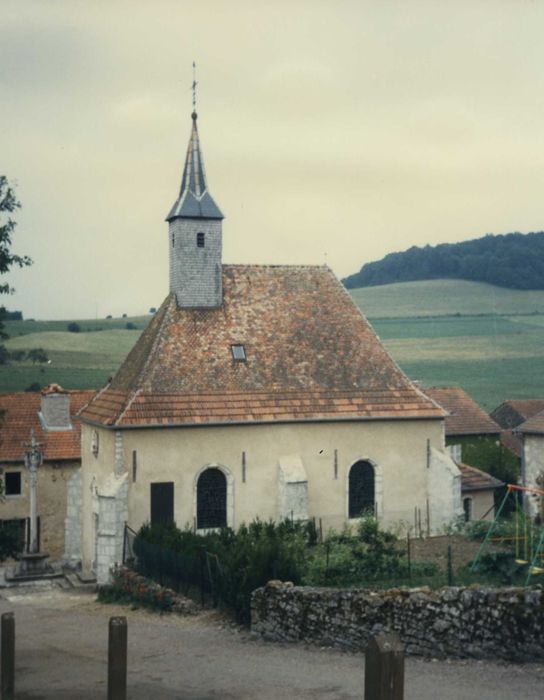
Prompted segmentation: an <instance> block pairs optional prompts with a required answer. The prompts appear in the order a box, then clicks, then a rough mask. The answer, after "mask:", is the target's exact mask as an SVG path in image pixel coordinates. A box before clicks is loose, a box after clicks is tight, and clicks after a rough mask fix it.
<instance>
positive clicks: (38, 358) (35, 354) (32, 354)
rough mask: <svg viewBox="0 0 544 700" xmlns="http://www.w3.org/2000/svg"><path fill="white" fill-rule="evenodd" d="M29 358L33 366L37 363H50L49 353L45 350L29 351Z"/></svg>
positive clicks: (34, 349) (33, 349)
mask: <svg viewBox="0 0 544 700" xmlns="http://www.w3.org/2000/svg"><path fill="white" fill-rule="evenodd" d="M27 357H28V359H29V360H31V362H32V364H36V362H41V363H44V362H48V361H49V358H48V357H47V353H46V352H45V350H44V349H43V348H32V350H29V351H28V354H27Z"/></svg>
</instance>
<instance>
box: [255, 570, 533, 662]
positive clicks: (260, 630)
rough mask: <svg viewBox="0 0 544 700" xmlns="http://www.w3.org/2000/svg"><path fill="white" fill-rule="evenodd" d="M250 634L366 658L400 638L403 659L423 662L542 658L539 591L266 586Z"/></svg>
mask: <svg viewBox="0 0 544 700" xmlns="http://www.w3.org/2000/svg"><path fill="white" fill-rule="evenodd" d="M251 630H252V633H253V634H254V635H256V636H260V637H262V638H264V639H269V640H274V641H287V642H296V641H303V642H307V643H312V644H318V645H321V646H340V647H345V648H349V649H353V650H364V649H366V646H367V644H368V642H369V640H370V639H371V638H372V637H373V636H374V635H376V634H380V633H383V632H392V631H395V632H398V633H399V635H400V637H401V639H402V641H403V642H404V643H405V645H406V652H407V653H408V654H414V655H422V656H428V657H438V658H444V657H450V658H452V657H457V658H462V657H474V658H501V659H506V660H510V661H525V660H534V659H542V658H544V591H543V590H542V586H533V587H530V588H497V589H491V588H479V587H469V588H454V587H452V588H443V589H441V590H438V591H431V590H430V589H429V588H414V589H406V588H400V589H391V590H388V591H376V592H374V591H368V590H340V589H333V588H309V587H297V586H293V584H290V583H282V582H281V581H270V582H269V583H268V584H267V585H266V586H265V587H263V588H259V589H257V590H256V591H255V592H254V593H253V597H252V603H251Z"/></svg>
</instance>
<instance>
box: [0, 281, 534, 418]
mask: <svg viewBox="0 0 544 700" xmlns="http://www.w3.org/2000/svg"><path fill="white" fill-rule="evenodd" d="M351 294H352V296H353V298H354V299H355V301H356V303H357V304H358V305H359V306H360V307H361V308H362V310H363V312H364V313H365V315H366V316H367V317H368V318H369V320H370V321H371V323H372V325H373V327H374V329H375V331H376V332H377V334H378V335H379V336H380V338H381V339H382V340H383V342H384V344H385V345H386V347H387V348H388V350H389V352H390V353H391V355H392V356H393V358H394V359H395V360H396V361H397V362H398V363H399V364H400V366H401V367H402V369H403V370H404V371H405V372H406V373H407V374H408V376H409V377H411V378H412V379H415V380H418V381H420V382H421V383H422V384H423V385H427V386H431V385H444V386H445V385H459V386H462V387H463V388H464V389H466V390H467V391H468V392H469V393H470V394H471V395H472V396H473V397H474V398H475V399H476V401H478V402H479V403H480V404H481V405H482V406H483V407H484V408H486V409H488V410H491V409H493V408H494V407H495V406H497V405H498V404H499V403H501V402H502V401H504V400H505V399H507V398H533V397H544V291H520V290H509V289H504V288H499V287H493V286H491V285H487V284H482V283H477V282H464V281H457V280H433V281H422V282H407V283H404V284H392V285H384V286H380V287H368V288H364V289H355V290H352V291H351ZM150 318H151V316H139V317H134V318H124V319H106V320H99V321H97V320H84V321H79V320H78V321H77V323H78V324H79V325H80V327H81V329H82V330H81V332H80V333H68V332H67V331H66V327H67V325H68V323H69V322H70V321H71V319H70V320H68V321H11V322H8V323H6V327H7V330H8V332H9V333H10V334H11V336H12V337H11V339H10V340H9V341H7V343H6V347H7V348H8V350H11V351H13V350H25V351H28V350H30V349H31V348H36V347H41V348H43V349H44V350H45V351H46V353H47V355H48V357H49V359H50V360H51V363H50V364H38V363H37V364H35V365H33V364H32V363H31V362H29V361H28V360H25V361H23V362H12V363H11V364H9V365H3V366H0V390H1V391H21V390H24V389H25V388H26V387H28V386H29V385H30V384H32V383H38V384H39V385H40V386H45V385H46V384H48V383H50V382H57V383H59V384H61V385H62V386H64V387H66V388H67V389H76V388H80V389H86V388H99V387H101V386H102V385H103V384H104V382H105V381H106V380H107V378H108V376H110V375H111V374H112V373H113V372H115V370H116V369H117V368H118V367H119V365H120V364H121V362H122V361H123V359H124V357H125V356H126V355H127V353H128V352H129V350H130V349H131V347H132V346H133V344H134V343H135V342H136V339H137V338H138V337H139V334H140V332H141V330H139V329H141V328H143V327H144V326H145V324H146V323H147V322H148V321H149V319H150ZM127 323H131V324H133V325H134V326H136V327H137V328H138V330H126V325H127ZM95 329H100V330H95Z"/></svg>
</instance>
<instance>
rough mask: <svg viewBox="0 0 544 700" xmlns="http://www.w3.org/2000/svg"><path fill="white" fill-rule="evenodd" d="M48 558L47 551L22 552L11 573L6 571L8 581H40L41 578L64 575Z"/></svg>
mask: <svg viewBox="0 0 544 700" xmlns="http://www.w3.org/2000/svg"><path fill="white" fill-rule="evenodd" d="M48 559H49V554H48V553H47V552H34V553H33V554H30V553H25V554H21V555H20V557H19V563H18V564H17V566H16V568H15V569H14V570H13V571H12V572H11V573H10V574H8V573H7V572H6V581H9V582H11V583H15V582H23V581H38V580H39V579H47V578H56V577H58V576H62V573H60V572H58V571H55V570H54V569H53V567H52V566H51V565H50V564H48V562H47V560H48Z"/></svg>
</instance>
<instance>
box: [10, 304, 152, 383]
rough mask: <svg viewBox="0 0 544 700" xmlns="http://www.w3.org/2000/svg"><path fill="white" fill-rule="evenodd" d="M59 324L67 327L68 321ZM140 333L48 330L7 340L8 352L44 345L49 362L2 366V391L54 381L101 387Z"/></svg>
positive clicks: (128, 331)
mask: <svg viewBox="0 0 544 700" xmlns="http://www.w3.org/2000/svg"><path fill="white" fill-rule="evenodd" d="M145 320H146V321H147V320H148V319H147V317H145ZM134 321H135V319H134ZM134 321H133V322H134ZM14 323H21V322H14ZM23 323H27V322H23ZM52 323H57V322H43V326H44V327H46V328H50V327H51V326H50V325H48V324H52ZM59 323H62V327H63V328H66V322H59ZM126 323H127V319H124V325H126ZM6 325H8V324H6ZM36 325H37V326H38V327H40V325H42V324H36ZM142 325H143V324H142ZM33 327H34V326H33ZM140 333H141V330H126V329H125V330H122V329H114V330H106V331H93V332H81V333H68V332H67V331H51V330H44V331H42V332H39V331H37V332H33V333H24V334H21V335H17V336H15V337H12V338H10V339H9V340H8V341H6V343H5V345H6V348H7V349H8V351H13V350H25V351H28V350H31V349H32V348H42V349H43V350H45V352H46V354H47V356H48V358H49V362H48V363H35V364H33V363H32V362H30V361H29V360H24V361H22V362H11V363H10V364H8V365H1V366H0V390H1V391H23V390H24V389H26V388H27V387H28V386H29V385H31V384H33V383H38V384H39V385H40V386H45V385H47V384H50V383H51V382H56V383H58V384H61V386H63V387H65V388H66V389H95V388H96V389H97V388H100V387H101V386H103V384H104V383H105V382H106V380H107V379H108V377H109V376H110V375H111V374H113V373H114V372H115V371H116V370H117V368H118V367H119V365H120V364H121V362H122V361H123V360H124V358H125V357H126V356H127V354H128V352H129V351H130V349H131V348H132V346H133V345H134V343H135V342H136V340H137V339H138V337H139V336H140Z"/></svg>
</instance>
